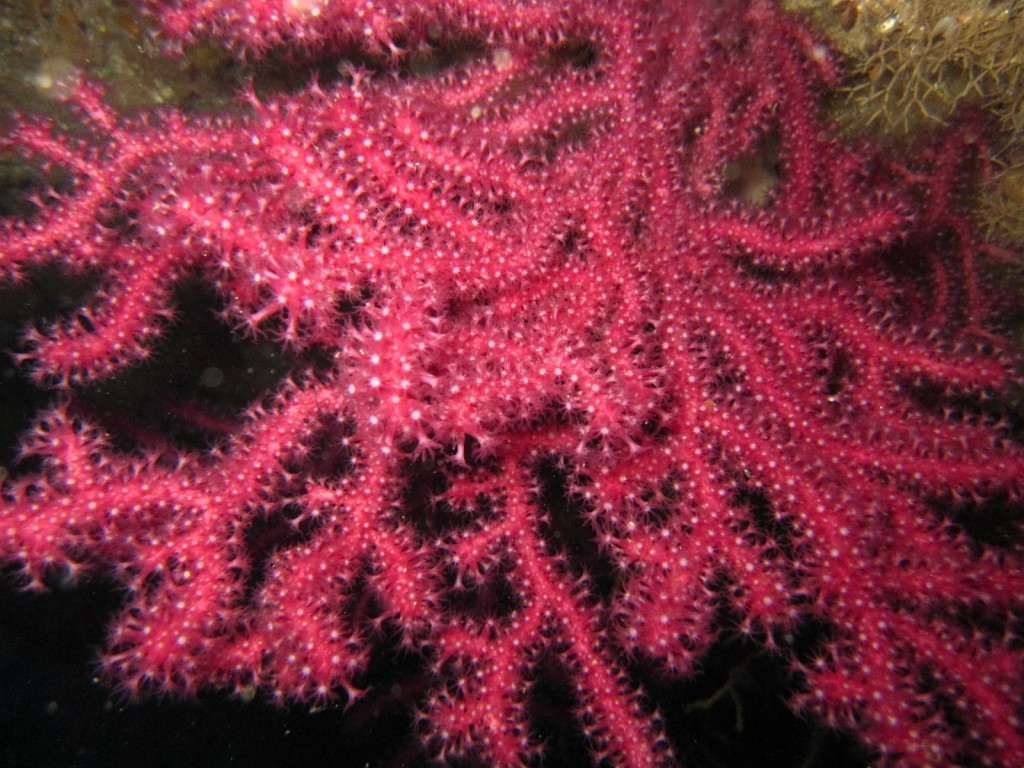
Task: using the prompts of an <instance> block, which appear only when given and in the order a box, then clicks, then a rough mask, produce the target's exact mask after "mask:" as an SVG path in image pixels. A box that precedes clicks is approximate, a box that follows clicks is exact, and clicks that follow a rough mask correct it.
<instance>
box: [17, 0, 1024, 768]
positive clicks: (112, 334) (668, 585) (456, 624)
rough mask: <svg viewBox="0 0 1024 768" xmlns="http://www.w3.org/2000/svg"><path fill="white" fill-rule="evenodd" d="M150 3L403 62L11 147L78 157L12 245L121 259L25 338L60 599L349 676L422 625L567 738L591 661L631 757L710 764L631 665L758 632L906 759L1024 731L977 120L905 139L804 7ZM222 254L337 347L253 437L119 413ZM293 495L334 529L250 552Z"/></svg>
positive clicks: (236, 302) (188, 656) (447, 651)
mask: <svg viewBox="0 0 1024 768" xmlns="http://www.w3.org/2000/svg"><path fill="white" fill-rule="evenodd" d="M148 10H149V12H150V13H151V15H152V16H153V18H154V19H155V20H156V22H157V23H158V24H160V25H162V27H163V31H164V34H166V35H167V36H168V37H170V38H172V39H176V40H188V39H192V38H199V37H206V36H215V37H218V38H219V39H221V40H223V41H225V42H226V43H227V44H228V45H229V46H230V47H232V48H233V49H234V50H236V51H239V52H240V53H242V54H243V55H245V56H248V57H251V58H258V57H260V56H261V55H263V54H264V53H266V52H267V51H268V50H269V49H271V48H274V49H277V50H282V49H290V50H291V51H292V53H293V54H294V55H296V56H298V55H300V54H302V55H317V56H324V55H327V54H329V53H330V52H331V51H334V50H339V51H340V50H355V49H359V50H361V51H363V52H364V53H365V54H366V56H367V57H368V59H369V60H372V61H376V62H382V63H381V64H380V66H376V67H369V68H367V67H364V68H363V69H360V68H358V67H352V68H351V71H350V76H348V77H344V78H342V79H341V80H340V81H338V82H334V83H327V82H308V81H307V83H306V85H305V86H304V87H303V88H302V89H299V90H297V91H296V92H294V93H289V94H288V95H281V96H276V97H272V96H264V97H257V96H256V95H255V93H253V92H249V93H248V95H247V99H246V104H245V108H244V109H240V110H239V112H238V114H236V115H233V116H230V117H223V118H219V119H199V118H192V117H188V116H186V115H184V114H181V113H178V112H174V111H160V112H157V113H154V114H150V115H147V116H144V117H140V118H123V117H120V116H118V115H117V114H114V113H113V112H112V110H111V109H110V108H109V107H107V106H106V105H105V103H104V98H103V94H102V92H101V91H100V89H99V88H98V87H96V86H95V85H92V84H90V83H89V82H88V81H83V82H82V83H81V84H80V86H79V87H78V88H77V89H75V90H74V91H73V92H72V93H71V94H70V95H69V97H68V99H67V101H68V103H69V104H70V105H71V107H72V108H73V109H74V110H76V111H77V113H78V114H79V115H80V117H81V120H82V122H83V124H84V125H86V126H87V127H88V129H89V135H88V137H87V138H80V137H71V136H67V135H63V134H62V133H60V132H59V131H57V130H56V128H55V127H54V126H52V125H51V124H50V123H48V122H45V121H41V120H31V119H28V120H25V121H23V122H21V123H20V124H19V126H18V127H17V128H16V129H15V131H14V132H13V133H12V134H11V135H9V136H8V137H6V139H5V140H4V141H3V146H4V147H6V148H8V149H17V150H19V151H21V152H22V153H23V154H24V156H26V157H28V158H32V159H33V161H34V162H36V163H38V164H40V166H41V167H44V168H53V169H60V170H61V171H62V172H63V173H64V174H65V175H66V176H67V177H70V179H71V181H70V184H69V185H67V186H65V187H62V188H61V189H60V191H59V192H58V191H57V190H56V189H54V190H53V191H50V192H48V193H46V194H42V195H40V196H39V197H38V199H37V206H38V207H37V209H36V210H35V211H34V212H33V213H32V214H31V215H28V216H26V217H24V218H9V219H8V220H6V221H5V222H4V224H3V229H2V230H0V242H2V247H0V273H2V274H3V276H4V279H5V280H7V281H18V280H21V279H24V278H25V276H26V275H27V274H30V273H31V272H32V271H33V270H34V269H35V268H37V267H39V266H40V265H56V266H57V267H59V269H60V270H61V271H62V272H64V273H66V274H69V275H93V276H97V277H98V279H99V284H98V288H97V289H96V290H95V292H94V294H93V295H92V296H90V297H89V298H88V299H87V300H86V302H85V303H84V304H83V305H82V306H80V307H79V308H78V309H76V310H74V311H73V312H71V313H70V314H68V315H67V316H65V317H64V318H62V319H59V320H57V321H56V322H54V323H52V324H50V325H47V324H43V323H40V324H38V325H37V326H35V327H34V328H31V329H29V330H27V331H26V333H25V336H24V342H23V345H22V346H21V348H20V349H18V350H15V354H16V355H17V359H18V361H19V363H20V365H22V366H23V367H24V368H25V369H26V370H28V371H31V375H32V376H33V377H34V378H35V380H36V381H37V382H39V383H40V384H45V385H48V386H50V387H52V388H54V389H55V390H56V391H57V392H59V396H57V397H56V398H55V400H54V402H53V404H52V405H51V406H50V407H49V408H48V409H47V410H45V411H44V412H42V413H40V414H38V416H37V417H36V419H35V421H34V423H33V424H32V426H31V427H30V429H29V430H28V431H27V433H26V434H25V435H24V437H23V440H22V443H21V451H22V455H23V457H24V460H23V462H22V464H21V466H20V467H15V468H14V470H13V473H12V477H11V478H10V479H9V480H8V481H7V483H6V485H5V487H4V490H3V499H2V506H0V555H2V558H3V560H4V561H5V562H6V564H7V572H8V576H9V578H11V579H13V580H14V581H16V582H17V584H18V585H19V586H21V587H24V588H27V589H43V588H45V587H47V586H53V585H54V584H56V583H60V584H67V583H69V582H74V581H80V580H81V579H82V578H84V577H85V576H86V575H87V574H92V575H100V574H102V575H103V576H105V577H106V578H108V579H111V580H113V581H115V582H116V583H118V584H119V585H120V586H121V587H122V588H123V590H124V593H125V595H126V597H125V600H124V605H123V608H122V609H121V612H120V615H119V616H117V617H116V618H115V619H114V620H113V621H112V624H111V627H110V630H109V636H108V638H107V641H106V647H105V649H104V650H103V655H102V665H103V668H104V670H105V672H106V674H107V677H108V679H109V680H111V681H112V682H114V683H116V685H118V686H119V687H120V689H121V690H122V691H123V692H127V693H129V694H141V693H143V692H160V693H164V694H178V695H182V696H189V695H192V694H195V693H196V692H197V691H200V690H203V689H218V690H221V691H226V692H228V693H233V694H235V695H239V696H242V697H248V696H252V695H258V696H263V697H265V698H268V699H270V700H272V701H277V702H281V703H288V702H301V703H304V704H306V705H313V706H316V705H322V704H325V703H327V702H330V701H337V702H338V703H339V704H350V703H351V702H352V701H354V700H356V699H358V698H359V697H360V696H363V695H365V692H366V682H365V680H363V678H362V677H361V675H362V674H363V672H364V671H365V670H366V668H367V665H368V664H369V662H370V659H371V656H372V655H373V654H374V652H375V649H376V648H378V647H379V646H380V644H381V642H382V640H381V638H382V637H383V636H385V635H391V636H392V637H393V638H397V640H396V641H395V642H397V644H398V646H399V647H400V648H401V649H403V651H404V652H405V653H407V654H410V655H412V656H413V657H416V658H419V659H422V663H423V667H424V669H425V670H426V672H427V674H428V676H429V683H428V684H427V685H425V686H424V687H423V690H422V692H421V693H420V694H419V695H418V697H416V699H415V701H413V702H411V703H410V707H411V708H412V709H413V716H412V722H413V726H412V729H413V731H414V734H412V736H413V738H418V739H420V741H421V743H422V748H423V749H424V751H425V752H426V753H427V754H428V755H430V756H432V757H433V758H435V759H437V760H439V761H441V762H446V761H447V762H451V761H459V760H463V759H464V760H470V761H474V762H477V763H479V764H482V765H489V766H510V765H520V764H523V763H526V762H531V761H533V760H534V759H536V758H537V756H538V755H540V754H543V753H545V750H546V747H545V744H544V743H543V741H542V739H541V738H539V737H538V735H537V727H536V722H535V721H534V720H533V719H532V718H531V707H530V696H531V689H532V688H533V687H534V686H535V685H536V683H537V680H538V679H539V678H540V677H541V676H542V671H543V670H544V669H546V668H551V666H552V665H555V666H556V667H558V668H560V669H561V670H562V671H563V674H564V676H565V678H566V679H567V680H569V689H570V692H571V697H569V698H571V703H570V704H569V705H568V706H569V708H570V710H571V711H569V712H568V715H569V716H570V717H572V718H573V720H574V722H575V724H576V725H575V727H576V728H577V729H578V731H579V733H580V734H581V736H580V738H581V739H583V740H584V741H585V743H586V744H587V747H588V749H589V751H590V753H591V757H592V760H593V762H594V764H598V763H602V764H608V765H615V766H631V767H638V766H650V765H671V764H675V763H676V762H677V761H678V758H677V756H676V755H675V753H674V747H673V744H672V743H671V741H672V740H671V739H670V738H669V737H668V735H667V734H666V732H665V729H664V725H663V720H662V718H661V716H660V715H659V714H658V709H657V707H658V705H659V703H658V702H654V701H652V700H651V698H650V697H649V695H648V694H647V693H646V692H645V686H644V685H643V684H642V683H641V681H640V680H638V679H637V677H636V675H635V674H634V672H633V670H636V669H646V670H649V671H651V672H652V673H654V674H657V675H659V676H662V677H664V678H667V679H682V678H684V677H685V676H687V675H690V674H692V673H693V672H694V671H695V669H696V668H697V666H698V665H699V664H700V662H701V659H702V658H703V657H704V656H706V654H707V652H708V651H709V649H710V648H711V647H712V646H713V645H715V644H716V642H718V641H720V640H722V639H724V638H727V637H737V636H739V637H743V638H746V639H747V640H748V641H750V642H753V643H758V644H760V645H761V646H762V647H763V648H764V649H765V653H769V654H772V655H774V656H775V657H776V658H778V659H779V660H780V663H782V664H784V665H785V666H786V667H787V668H788V669H789V672H790V676H791V687H790V691H791V699H790V704H791V706H792V707H793V708H794V709H796V710H797V711H798V712H800V713H802V714H803V715H805V716H807V717H809V718H812V719H815V720H817V721H818V722H820V723H822V724H825V725H827V726H830V727H834V728H837V729H841V730H844V731H847V732H850V733H852V734H853V735H855V736H856V737H857V738H858V739H860V740H861V741H862V743H863V744H864V745H865V746H866V748H867V749H869V750H871V751H872V752H873V753H874V754H875V755H876V757H877V758H878V760H879V762H880V763H884V764H892V765H900V766H919V765H951V764H964V765H968V764H969V765H985V766H1020V765H1024V729H1022V727H1021V721H1020V718H1021V713H1022V705H1024V674H1022V671H1024V654H1022V653H1021V644H1020V639H1019V633H1020V631H1021V611H1022V610H1024V595H1022V586H1024V580H1022V578H1021V576H1022V564H1024V553H1022V548H1021V541H1022V539H1021V535H1020V534H1021V529H1020V525H1019V520H1020V511H1021V503H1022V499H1021V495H1022V490H1024V447H1022V445H1021V442H1020V432H1019V424H1018V422H1017V421H1016V417H1015V416H1014V414H1013V411H1012V409H1011V407H1010V405H1009V404H1010V397H1011V388H1012V387H1013V386H1014V385H1015V384H1016V385H1019V383H1020V380H1019V378H1018V373H1017V370H1018V368H1017V366H1018V360H1017V359H1016V358H1015V357H1014V356H1013V354H1012V350H1010V349H1009V348H1008V347H1007V346H1006V345H1005V344H1004V343H1003V342H1002V341H1001V340H1000V338H999V336H998V335H997V334H996V332H995V328H994V326H993V324H992V318H991V317H989V316H988V315H989V314H990V312H991V308H992V306H993V305H994V303H993V302H992V300H991V299H990V298H989V297H988V295H987V292H986V291H985V286H984V285H983V284H982V277H981V276H980V274H979V271H978V267H977V262H978V261H979V260H980V258H981V250H982V249H981V246H980V245H979V243H978V242H977V241H976V240H975V238H974V237H973V235H972V228H971V226H970V223H969V220H968V217H967V215H966V213H965V212H964V210H962V208H961V201H962V199H963V197H964V194H965V192H966V191H967V190H968V188H969V182H970V178H971V173H972V171H974V170H976V169H977V166H978V163H979V162H980V161H979V159H978V158H979V157H980V156H981V151H980V150H981V149H982V148H983V143H984V140H985V134H984V130H983V125H982V124H981V122H980V121H975V122H974V123H971V124H968V125H966V126H964V127H960V128H958V129H955V130H949V131H946V132H945V133H944V134H943V135H942V136H941V137H939V138H938V139H936V140H934V141H931V142H930V143H927V144H925V143H924V142H921V145H920V146H919V147H918V148H917V149H916V150H915V151H914V152H912V153H910V154H908V155H905V156H903V157H893V156H890V155H888V154H884V153H882V152H880V151H878V150H876V149H873V148H872V147H871V146H868V145H867V144H866V143H863V142H859V143H850V142H848V141H846V140H842V139H839V138H837V137H836V135H835V134H834V132H830V129H829V127H828V126H827V125H826V124H825V123H824V122H823V121H822V119H821V118H820V117H819V110H818V99H819V96H820V92H821V91H823V90H824V89H825V87H827V86H829V85H831V84H834V83H835V82H836V79H837V63H836V62H835V61H834V60H833V58H832V57H831V54H830V53H829V51H828V50H827V49H826V48H825V47H824V46H823V45H822V44H821V43H820V42H818V41H817V40H816V39H815V38H813V37H812V36H811V35H809V34H808V33H807V32H806V31H805V30H804V29H803V28H802V27H801V26H800V25H799V24H798V22H797V21H796V20H794V19H793V18H790V17H787V16H784V15H782V14H781V13H779V12H778V11H777V10H776V9H775V8H774V7H773V6H772V5H771V4H770V3H768V2H764V1H762V0H752V1H751V2H749V3H741V2H732V1H727V2H721V3H703V2H688V1H686V0H678V2H663V3H657V2H655V3H645V2H638V3H632V2H625V1H624V0H619V1H616V2H607V3H601V2H596V1H594V0H590V1H588V2H580V3H574V2H568V3H566V2H558V3H545V2H539V1H538V2H523V3H518V4H517V3H510V2H488V1H486V0H480V1H478V0H461V2H432V3H422V4H416V3H399V2H392V1H389V0H385V1H384V2H369V0H342V1H340V2H334V3H327V2H326V1H325V2H314V1H313V0H309V1H308V2H305V3H297V2H295V0H264V1H263V2H259V3H252V2H241V1H240V0H177V2H171V3H167V4H163V3H161V2H160V1H159V0H151V2H150V4H149V6H148ZM444 50H447V51H456V52H461V54H460V55H454V54H453V55H451V56H450V57H449V60H446V61H442V62H441V63H440V64H439V65H437V66H436V67H434V71H416V70H415V69H414V68H411V67H409V66H407V64H408V62H409V61H410V60H412V59H413V58H414V57H415V56H417V55H420V56H422V55H423V54H424V53H425V52H430V51H444ZM438 58H439V59H440V58H441V57H438ZM421 69H422V68H421ZM752 169H753V170H752ZM752 176H760V177H761V178H760V179H759V180H757V181H756V182H755V181H751V177H752ZM755 187H756V189H752V188H755ZM186 276H190V279H195V278H196V277H198V279H200V280H202V281H204V282H205V283H206V284H207V285H209V286H210V288H211V290H212V291H214V292H215V294H216V297H217V300H218V302H220V307H221V309H222V311H223V317H224V318H225V319H226V321H227V322H230V323H231V324H233V326H235V327H236V328H239V329H242V330H244V332H246V333H248V334H251V335H253V336H260V337H270V338H272V339H275V340H277V341H278V342H279V343H280V344H282V345H284V346H285V347H287V348H290V349H292V350H294V351H296V352H297V353H304V352H311V351H316V353H317V355H316V359H318V360H319V361H320V363H319V364H317V365H311V366H310V367H309V368H308V369H304V370H296V371H295V372H294V373H293V374H292V375H291V376H289V377H288V378H287V379H286V380H285V381H284V382H283V383H281V384H280V386H279V387H278V389H277V391H276V392H273V393H269V394H268V395H267V396H266V397H265V399H262V400H259V401H257V402H253V403H252V404H251V407H249V408H248V409H247V410H246V411H245V412H244V413H240V414H238V415H237V424H236V426H235V428H234V432H233V433H231V434H227V435H223V436H220V437H219V439H216V440H212V441H211V443H210V445H211V446H213V447H212V448H209V449H206V450H198V449H196V448H194V447H189V446H185V445H181V444H179V443H177V442H175V441H174V440H173V439H171V438H170V437H167V436H165V437H164V438H163V439H160V438H157V437H154V436H152V435H150V436H148V437H145V436H143V437H139V438H138V439H135V440H131V439H128V438H117V437H116V435H113V434H112V433H111V431H110V429H111V428H109V427H108V426H106V425H104V424H103V423H102V422H100V421H97V420H95V419H91V418H90V417H89V415H88V414H87V413H85V412H84V411H83V410H82V409H81V408H80V407H78V405H77V403H78V399H79V398H80V395H81V392H83V391H84V390H87V389H88V388H89V387H90V386H91V385H93V384H94V383H96V382H99V381H101V380H104V379H107V378H108V377H113V376H116V375H117V374H118V372H120V371H123V370H125V369H126V367H128V366H131V365H132V364H133V363H136V362H137V361H141V360H144V359H146V358H147V357H150V356H151V355H153V354H154V352H155V351H156V350H157V349H158V348H159V345H160V342H161V339H162V337H164V336H165V334H166V331H167V329H168V327H169V325H170V324H172V323H174V322H175V307H174V306H172V304H173V299H172V292H173V289H174V286H175V285H176V284H178V283H180V282H181V281H182V280H183V279H184V278H185V277H186ZM272 521H278V522H280V521H285V522H287V523H288V524H289V526H288V527H289V528H290V529H291V530H293V531H294V533H293V534H292V535H289V536H282V538H281V541H279V542H277V543H276V544H273V545H270V546H268V545H266V544H264V545H262V546H256V545H255V544H254V543H253V542H254V538H255V537H253V536H250V535H249V532H251V531H252V530H253V529H254V528H255V527H257V526H260V525H263V526H264V530H269V531H274V530H277V529H276V528H274V527H273V526H271V525H269V522H272ZM1000 521H1001V522H1000ZM997 523H999V525H997V526H996V527H997V528H998V530H997V531H996V532H994V533H993V531H992V526H993V525H996V524H997ZM560 532H569V533H571V534H572V537H569V536H566V535H559V534H560ZM597 574H601V578H597V577H596V575H597ZM812 626H813V627H815V628H816V629H815V631H814V632H813V633H808V632H806V631H805V630H806V629H807V628H808V627H812ZM802 636H803V637H812V638H813V639H812V640H810V641H807V642H798V641H797V640H795V639H794V638H800V637H802ZM661 706H669V704H668V703H664V702H662V703H661Z"/></svg>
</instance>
